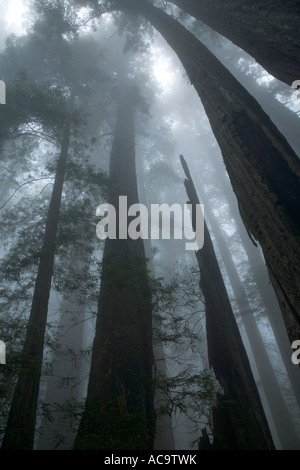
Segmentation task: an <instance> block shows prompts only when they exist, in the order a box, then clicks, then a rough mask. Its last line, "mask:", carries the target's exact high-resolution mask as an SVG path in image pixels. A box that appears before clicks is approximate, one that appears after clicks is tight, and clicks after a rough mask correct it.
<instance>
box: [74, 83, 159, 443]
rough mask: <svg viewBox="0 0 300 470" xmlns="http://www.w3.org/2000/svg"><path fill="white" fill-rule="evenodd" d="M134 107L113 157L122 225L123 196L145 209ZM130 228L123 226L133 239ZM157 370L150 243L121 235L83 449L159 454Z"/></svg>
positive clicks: (112, 253) (119, 127) (106, 272)
mask: <svg viewBox="0 0 300 470" xmlns="http://www.w3.org/2000/svg"><path fill="white" fill-rule="evenodd" d="M123 93H125V91H123ZM127 93H128V92H127ZM132 100H133V96H132V97H131V101H132ZM131 101H130V96H127V94H126V95H123V96H121V98H120V102H119V107H118V116H117V123H116V130H115V137H114V142H113V147H112V152H111V164H110V175H111V179H112V185H113V187H112V190H111V195H110V204H112V205H113V206H114V207H115V208H116V212H117V220H118V218H119V215H122V214H121V209H120V213H119V210H118V207H119V196H127V198H128V200H127V202H128V206H131V205H132V204H136V203H138V191H137V181H136V168H135V139H134V115H133V114H134V113H133V105H132V103H131ZM130 219H131V218H130V217H128V224H129V222H130ZM128 224H126V222H125V224H124V223H121V224H120V225H118V224H117V228H118V229H120V230H121V231H122V230H123V231H125V234H126V233H127V230H128ZM125 236H126V235H125ZM153 366H154V358H153V351H152V321H151V294H150V290H149V286H148V278H147V266H146V259H145V251H144V245H143V240H142V239H140V238H139V239H137V240H131V239H128V238H123V237H122V236H121V235H119V236H118V232H117V238H116V239H115V240H114V239H110V238H107V239H106V241H105V249H104V255H103V261H102V274H101V288H100V296H99V306H98V316H97V323H96V333H95V338H94V343H93V350H92V362H91V370H90V378H89V384H88V393H87V400H86V406H85V412H84V414H83V417H82V420H81V423H80V426H79V430H78V434H77V438H76V441H75V449H85V450H87V449H97V450H123V451H124V450H146V449H151V448H153V441H154V428H155V418H154V406H153V399H154V388H153V376H152V371H153Z"/></svg>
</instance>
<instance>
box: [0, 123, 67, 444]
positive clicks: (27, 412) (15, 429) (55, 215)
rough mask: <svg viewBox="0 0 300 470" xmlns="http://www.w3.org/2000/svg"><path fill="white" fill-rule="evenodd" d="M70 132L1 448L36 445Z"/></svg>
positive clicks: (63, 148) (58, 173) (59, 166)
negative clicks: (40, 385)
mask: <svg viewBox="0 0 300 470" xmlns="http://www.w3.org/2000/svg"><path fill="white" fill-rule="evenodd" d="M70 135H71V120H69V122H68V123H67V124H66V128H65V132H64V137H63V142H62V146H61V152H60V157H59V160H58V163H57V169H56V176H55V181H54V186H53V191H52V196H51V201H50V205H49V209H48V215H47V221H46V227H45V234H44V240H43V245H42V250H41V255H40V261H39V267H38V272H37V276H36V281H35V287H34V292H33V299H32V305H31V311H30V316H29V320H28V325H27V330H26V337H25V342H24V346H23V353H22V358H21V361H20V372H19V376H18V380H17V385H16V389H15V392H14V396H13V400H12V404H11V408H10V412H9V417H8V422H7V426H6V430H5V435H4V438H3V442H2V449H9V450H32V449H33V444H34V431H35V422H36V413H37V403H38V394H39V384H40V377H41V368H42V360H43V350H44V338H45V329H46V322H47V313H48V301H49V295H50V289H51V280H52V274H53V265H54V255H55V242H56V234H57V227H58V220H59V212H60V205H61V198H62V190H63V183H64V177H65V169H66V162H67V157H68V151H69V144H70Z"/></svg>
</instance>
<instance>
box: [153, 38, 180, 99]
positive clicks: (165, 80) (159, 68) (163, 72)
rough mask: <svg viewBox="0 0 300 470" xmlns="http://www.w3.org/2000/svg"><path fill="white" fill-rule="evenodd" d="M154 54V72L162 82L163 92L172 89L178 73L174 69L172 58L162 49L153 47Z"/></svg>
mask: <svg viewBox="0 0 300 470" xmlns="http://www.w3.org/2000/svg"><path fill="white" fill-rule="evenodd" d="M152 54H153V66H152V67H153V68H152V70H153V73H154V76H155V78H156V80H157V81H158V83H159V84H160V86H161V88H162V90H163V92H164V93H165V92H167V91H168V90H170V89H172V86H173V85H174V83H175V81H176V73H175V72H174V70H173V69H172V67H174V66H173V64H172V60H171V59H170V58H169V57H168V56H167V55H166V54H165V53H164V52H163V51H162V50H161V49H160V48H156V47H154V48H152Z"/></svg>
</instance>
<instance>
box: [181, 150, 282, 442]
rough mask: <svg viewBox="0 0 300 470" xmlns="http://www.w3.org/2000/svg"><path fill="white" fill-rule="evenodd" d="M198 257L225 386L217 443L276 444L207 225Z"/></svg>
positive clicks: (210, 338) (211, 349)
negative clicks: (273, 440)
mask: <svg viewBox="0 0 300 470" xmlns="http://www.w3.org/2000/svg"><path fill="white" fill-rule="evenodd" d="M181 162H182V166H183V168H184V171H185V174H186V180H185V187H186V191H187V195H188V198H189V202H190V203H191V204H192V205H193V207H195V205H196V204H199V199H198V196H197V193H196V190H195V187H194V184H193V181H192V179H191V175H190V172H189V170H188V167H187V164H186V162H185V160H184V158H183V157H181ZM193 226H194V224H193ZM194 229H195V227H194ZM196 257H197V261H198V264H199V268H200V287H201V290H202V292H203V295H204V300H205V310H206V330H207V345H208V358H209V363H210V366H211V367H212V368H213V370H214V372H215V375H216V378H217V379H218V381H219V383H220V385H221V386H222V387H223V390H224V394H223V395H222V396H221V397H220V399H219V405H218V407H217V408H216V409H215V412H214V423H213V424H214V429H213V435H214V442H213V448H214V449H216V450H217V449H227V450H228V449H235V450H259V449H261V450H262V449H265V450H266V449H272V448H274V446H273V442H272V437H271V434H270V431H269V427H268V423H267V420H266V418H265V414H264V410H263V407H262V405H261V401H260V397H259V394H258V390H257V387H256V384H255V381H254V378H253V375H252V371H251V367H250V364H249V360H248V357H247V354H246V351H245V348H244V345H243V342H242V339H241V336H240V332H239V329H238V327H237V324H236V321H235V318H234V314H233V311H232V308H231V304H230V301H229V298H228V295H227V291H226V288H225V284H224V281H223V278H222V274H221V271H220V269H219V265H218V262H217V258H216V255H215V252H214V248H213V244H212V241H211V238H210V235H209V232H208V229H207V226H206V224H205V233H204V246H203V248H202V249H201V250H198V251H197V252H196Z"/></svg>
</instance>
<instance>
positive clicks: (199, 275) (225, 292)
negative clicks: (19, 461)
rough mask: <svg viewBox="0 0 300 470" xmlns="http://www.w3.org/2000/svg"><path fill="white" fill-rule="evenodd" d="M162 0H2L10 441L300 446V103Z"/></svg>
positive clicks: (4, 325)
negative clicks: (193, 240) (198, 235)
mask: <svg viewBox="0 0 300 470" xmlns="http://www.w3.org/2000/svg"><path fill="white" fill-rule="evenodd" d="M176 3H178V2H164V1H161V0H157V1H150V0H147V1H146V0H145V1H144V0H143V1H141V2H140V5H144V4H147V5H148V6H149V4H150V6H151V8H150V7H149V8H148V6H147V7H145V8H144V6H143V7H142V6H141V8H140V6H138V5H137V1H136V0H124V1H123V3H122V2H121V6H120V0H118V1H117V0H116V1H113V2H105V1H103V2H97V1H83V0H82V1H81V0H78V1H76V2H75V1H73V2H71V1H68V0H65V1H63V0H57V1H52V0H36V1H32V2H28V1H27V2H26V1H25V0H23V2H21V1H19V2H17V1H14V0H8V1H3V0H0V18H1V19H0V31H1V32H0V80H3V81H4V83H5V85H6V104H1V105H0V121H1V124H0V129H1V130H0V164H1V186H0V221H1V225H0V233H1V239H2V243H1V251H0V254H1V259H0V274H1V289H0V292H1V300H0V340H1V341H3V342H4V343H5V346H6V358H5V359H6V360H5V363H4V361H1V365H0V396H1V421H0V423H1V424H0V431H1V442H2V449H3V450H4V449H9V450H74V449H76V450H102V451H105V452H109V451H135V450H139V451H141V450H143V451H149V450H155V451H156V450H157V451H171V450H172V451H173V450H178V451H191V450H192V451H193V452H198V451H200V450H219V449H223V450H224V449H225V450H227V449H228V450H229V449H230V450H232V449H233V450H259V449H264V450H265V449H268V450H273V449H276V450H299V449H300V409H299V406H300V375H299V366H298V364H299V360H298V356H297V354H296V352H295V353H294V355H293V357H292V354H293V352H294V350H295V349H296V348H297V347H298V348H299V346H298V344H296V345H293V347H292V342H293V341H297V340H300V338H299V336H298V328H299V316H298V311H297V308H296V307H297V299H298V297H299V292H300V290H299V289H298V290H297V289H296V288H295V286H296V287H297V286H298V288H299V287H300V284H299V279H298V277H297V276H298V275H299V263H300V259H299V253H300V250H299V247H300V244H299V221H298V220H297V210H296V209H294V208H297V207H299V206H297V200H298V199H299V197H298V196H299V195H300V189H299V188H300V186H299V183H300V182H299V178H300V167H299V161H298V158H297V155H299V154H300V138H299V118H300V99H298V100H295V99H293V93H294V94H295V88H292V83H290V84H288V83H284V82H283V81H281V80H279V79H277V78H276V77H275V76H273V75H271V74H270V73H268V71H267V70H266V69H265V68H264V67H263V66H262V64H260V63H258V62H257V61H256V60H255V58H253V57H251V56H250V55H249V54H248V53H247V52H246V51H244V50H243V48H241V47H239V46H238V45H236V44H234V43H233V42H231V40H230V39H228V38H227V37H224V36H223V35H221V34H220V33H219V32H218V31H215V30H214V29H213V28H211V27H209V26H208V25H207V24H205V23H203V22H202V21H200V20H198V19H196V18H195V17H194V16H190V15H189V14H188V12H186V13H183V11H182V10H180V9H179V8H178V6H176ZM179 3H180V2H179ZM187 3H189V2H187ZM190 3H191V4H192V3H193V1H191V2H190ZM236 3H237V6H238V4H239V3H240V2H239V1H238V0H237V1H236ZM254 3H255V2H254ZM257 3H258V4H259V2H257ZM274 3H275V2H274ZM292 3H293V2H291V4H292ZM111 5H112V7H111ZM124 5H125V7H124ZM153 5H154V6H155V7H156V9H155V10H153V11H152V7H153ZM287 8H288V7H287ZM291 8H292V7H291ZM157 11H159V12H164V13H165V15H168V18H167V19H166V18H165V17H163V16H162V17H160V14H159V13H157ZM279 13H280V12H279ZM256 14H257V15H258V18H259V15H260V10H259V7H258V6H257V13H256ZM158 18H159V19H158ZM169 19H172V20H173V21H174V22H175V21H176V22H177V23H180V24H181V25H183V26H184V27H185V28H186V29H185V30H184V31H182V30H181V29H178V30H177V29H176V28H177V26H176V25H175V23H174V24H173V23H172V26H173V27H174V29H175V33H172V30H171V26H170V25H168V24H167V22H168V20H169ZM225 20H226V18H225ZM203 21H204V20H203ZM151 23H152V24H151ZM177 23H176V24H177ZM161 28H162V29H163V30H165V31H166V33H165V34H163V35H162V34H161V33H160V32H159V30H160V29H161ZM266 30H267V25H266ZM185 31H187V33H186V36H185ZM172 34H174V38H173V36H172ZM180 35H182V36H180ZM163 36H164V37H163ZM191 37H192V39H191ZM180 38H181V40H180ZM183 38H184V39H183ZM197 40H199V41H201V42H199V41H197ZM180 41H181V42H180ZM185 41H186V43H185ZM194 41H195V42H194ZM196 41H197V42H196ZM257 41H258V39H257ZM180 44H183V46H182V49H181V46H180ZM197 44H201V46H200V45H199V46H197ZM202 44H204V45H205V46H206V48H207V49H206V48H205V49H199V51H200V52H201V53H200V52H199V56H198V55H197V54H198V52H197V51H198V49H197V47H199V48H200V47H201V48H202V47H203V46H202ZM258 44H259V43H258ZM285 47H286V46H285ZM189 50H190V51H191V52H190V54H189ZM206 50H207V51H208V52H207V54H208V55H207V57H206V56H205V57H204V56H203V54H204V53H205V54H206ZM209 51H211V52H209ZM210 53H212V54H211V55H209V54H210ZM211 57H212V58H211ZM287 57H288V51H287ZM217 59H218V60H217ZM214 60H217V62H214ZM274 61H275V62H276V60H275V59H274ZM206 64H207V67H208V68H207V70H206V69H205V67H206ZM271 65H273V64H271ZM209 66H210V68H209ZM218 67H220V68H218ZM218 70H221V71H222V74H221V76H220V75H219V72H218ZM297 78H299V77H295V80H296V79H297ZM235 80H237V81H235ZM237 83H238V84H241V85H242V86H243V87H244V88H241V89H240V88H239V85H237ZM208 87H209V89H208ZM224 103H225V104H224ZM244 103H245V104H244ZM243 106H244V107H243ZM220 123H221V124H220ZM256 154H257V155H256ZM180 156H183V158H180ZM184 162H186V163H185V164H184ZM185 165H186V166H185ZM298 191H299V193H298ZM121 196H126V203H127V207H126V208H124V207H123V208H122V207H120V206H119V202H120V197H121ZM297 198H298V199H297ZM298 202H299V201H298ZM200 203H201V204H204V221H205V224H204V222H203V224H202V225H201V227H200V224H199V227H200V230H202V231H203V234H204V243H203V246H202V247H201V248H200V249H199V250H195V249H193V250H189V249H187V241H190V240H187V239H186V233H187V232H186V231H185V228H186V227H185V225H186V224H189V226H191V227H192V228H193V230H194V231H195V214H196V212H195V211H196V206H197V204H200ZM104 204H106V205H107V204H108V205H109V206H105V207H106V211H104V212H103V213H101V214H100V210H99V206H101V205H104ZM134 204H140V205H141V204H143V205H144V206H145V211H146V212H145V214H146V215H145V217H144V219H143V217H142V212H141V208H140V207H139V208H136V207H135V208H134V206H133V205H134ZM157 204H159V205H162V204H165V205H167V206H166V208H167V209H166V213H163V214H162V215H161V218H160V219H159V220H160V222H159V224H158V225H157V226H155V227H153V225H151V224H153V220H152V219H151V217H150V215H151V208H153V206H154V205H157ZM175 204H177V205H179V208H181V209H182V213H181V217H179V218H178V217H177V216H176V213H175V212H173V213H172V208H173V205H175ZM187 204H189V205H190V209H191V211H192V213H191V218H190V215H188V217H186V218H184V217H183V215H184V212H183V211H184V205H187ZM101 207H102V206H101ZM130 207H131V209H132V211H131V212H130V210H129V212H128V214H127V210H128V209H130ZM97 208H98V209H97ZM135 209H136V210H135ZM181 209H179V210H181ZM168 211H169V212H168ZM293 211H294V212H293ZM295 214H296V215H295ZM104 216H105V217H106V218H105V219H104ZM298 218H299V215H298ZM142 219H143V220H142ZM99 223H100V225H101V224H102V226H105V231H101V230H100V228H99V227H100V225H99ZM165 223H166V224H168V223H169V226H170V232H169V234H168V233H167V234H166V235H164V234H163V226H164V224H165ZM176 224H177V225H176ZM272 224H274V225H272ZM297 224H298V225H297ZM178 225H179V227H180V230H179V236H178V233H177V235H176V227H178ZM130 227H131V229H130ZM282 227H284V231H283V228H282ZM143 228H144V231H143V230H142V229H143ZM129 230H131V232H129ZM276 230H278V232H277V231H276ZM128 233H130V234H132V233H134V234H135V235H136V236H131V237H130V236H128ZM99 234H102V235H103V236H102V239H101V236H100V235H99ZM194 235H195V234H194ZM297 250H299V251H297ZM281 268H282V269H281ZM291 280H293V282H294V284H291V283H292V281H291ZM297 283H298V284H297ZM289 285H290V290H288V286H289ZM293 290H294V291H293ZM298 307H299V305H298ZM299 330H300V328H299ZM2 362H3V363H2Z"/></svg>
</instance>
